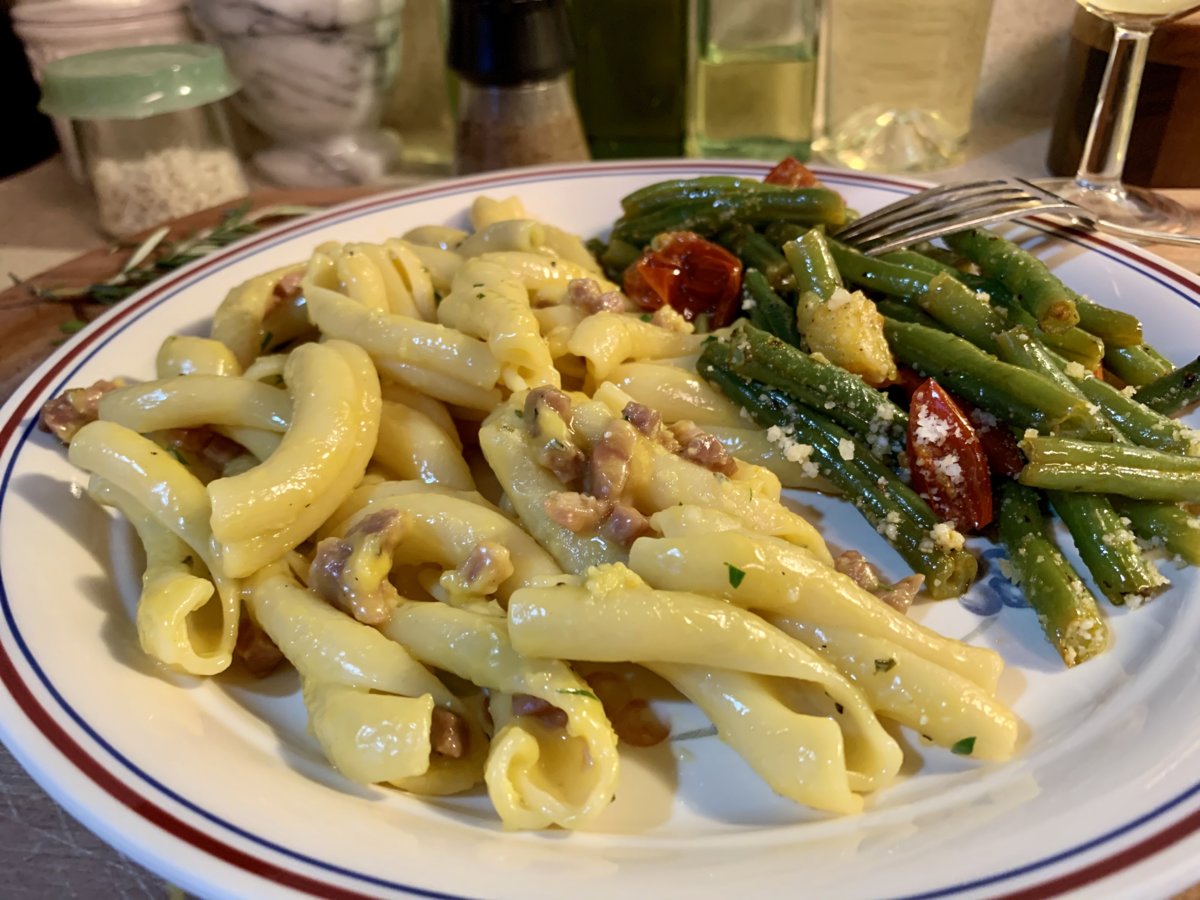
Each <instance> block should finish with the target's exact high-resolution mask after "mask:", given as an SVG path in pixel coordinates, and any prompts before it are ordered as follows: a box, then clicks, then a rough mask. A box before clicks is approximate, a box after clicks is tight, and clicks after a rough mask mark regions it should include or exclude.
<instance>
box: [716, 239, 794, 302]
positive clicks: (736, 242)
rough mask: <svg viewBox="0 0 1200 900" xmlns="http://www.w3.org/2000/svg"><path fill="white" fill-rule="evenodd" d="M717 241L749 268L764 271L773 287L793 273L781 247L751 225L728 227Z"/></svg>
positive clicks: (779, 284)
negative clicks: (780, 249) (781, 251)
mask: <svg viewBox="0 0 1200 900" xmlns="http://www.w3.org/2000/svg"><path fill="white" fill-rule="evenodd" d="M717 243H718V244H720V245H721V246H722V247H724V248H725V249H726V250H728V251H729V252H730V253H732V254H733V255H734V256H736V257H738V259H740V260H741V261H742V264H743V265H744V266H745V267H746V268H747V269H752V268H753V269H758V271H760V272H762V274H763V275H764V276H766V279H767V281H768V282H770V285H771V287H772V288H776V289H778V288H779V287H780V286H781V285H782V284H783V283H784V281H785V280H786V279H787V277H788V276H789V275H791V272H792V270H791V268H790V267H789V266H788V261H787V260H786V259H784V256H783V254H782V253H780V252H779V248H778V247H776V246H775V245H774V244H772V243H771V242H770V241H768V240H767V239H766V238H765V237H763V236H762V235H761V234H759V233H758V232H757V231H755V230H754V229H753V228H751V227H750V226H749V225H736V226H733V227H731V228H726V229H725V230H724V231H722V232H721V233H720V234H718V235H717Z"/></svg>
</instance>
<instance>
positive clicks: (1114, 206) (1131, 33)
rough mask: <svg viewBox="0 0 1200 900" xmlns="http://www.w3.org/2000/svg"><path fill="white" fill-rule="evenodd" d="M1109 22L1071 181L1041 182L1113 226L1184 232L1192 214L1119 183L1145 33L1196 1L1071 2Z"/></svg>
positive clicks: (1198, 6)
mask: <svg viewBox="0 0 1200 900" xmlns="http://www.w3.org/2000/svg"><path fill="white" fill-rule="evenodd" d="M1076 2H1078V3H1079V5H1080V6H1082V7H1083V8H1084V9H1086V10H1087V11H1088V12H1090V13H1092V14H1093V15H1096V16H1099V17H1100V18H1102V19H1105V20H1107V21H1109V22H1111V23H1112V25H1113V31H1114V34H1113V46H1112V50H1111V51H1110V52H1109V55H1108V66H1107V67H1106V68H1105V70H1104V78H1103V80H1102V81H1101V83H1100V93H1099V95H1098V96H1097V98H1096V109H1095V112H1093V114H1092V124H1091V127H1090V128H1089V129H1088V136H1087V141H1086V142H1085V143H1084V146H1083V155H1082V156H1081V157H1080V160H1079V170H1078V171H1077V172H1076V173H1075V177H1074V178H1073V179H1062V180H1054V181H1048V182H1040V183H1041V184H1043V185H1044V186H1045V187H1047V188H1049V189H1050V190H1052V191H1054V192H1055V193H1057V194H1060V195H1061V196H1063V197H1066V198H1067V199H1068V200H1071V201H1073V202H1075V203H1078V204H1079V205H1080V206H1082V207H1084V208H1085V209H1088V210H1090V211H1091V212H1093V213H1095V214H1096V215H1098V216H1100V217H1101V218H1103V219H1106V220H1107V221H1110V222H1115V223H1116V224H1118V225H1128V226H1133V227H1136V228H1147V229H1153V230H1157V231H1186V230H1187V229H1188V226H1189V225H1190V224H1191V215H1190V214H1189V213H1188V211H1187V210H1186V209H1184V208H1183V207H1182V206H1180V205H1179V204H1178V203H1176V202H1175V201H1173V200H1170V199H1168V198H1166V197H1163V196H1161V195H1159V194H1156V193H1154V192H1153V191H1148V190H1143V189H1141V188H1134V187H1129V186H1127V185H1125V184H1124V183H1122V181H1121V173H1122V171H1123V170H1124V168H1125V154H1126V151H1127V150H1128V149H1129V135H1130V131H1131V130H1132V128H1133V114H1134V109H1135V107H1136V106H1137V96H1138V90H1139V88H1140V87H1141V84H1142V72H1143V71H1144V70H1145V68H1146V51H1147V50H1148V48H1149V45H1150V36H1151V34H1153V33H1154V29H1155V28H1157V27H1158V26H1159V25H1161V24H1163V23H1164V22H1167V21H1169V20H1171V19H1174V18H1176V17H1178V16H1181V15H1184V14H1185V13H1188V12H1191V11H1193V10H1197V9H1200V3H1198V2H1196V0H1076Z"/></svg>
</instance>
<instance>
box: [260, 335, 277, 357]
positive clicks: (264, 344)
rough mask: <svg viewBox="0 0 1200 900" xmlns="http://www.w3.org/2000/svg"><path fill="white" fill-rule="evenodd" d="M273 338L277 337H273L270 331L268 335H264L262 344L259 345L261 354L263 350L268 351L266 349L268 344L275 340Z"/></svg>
mask: <svg viewBox="0 0 1200 900" xmlns="http://www.w3.org/2000/svg"><path fill="white" fill-rule="evenodd" d="M273 337H275V335H273V334H272V333H271V332H269V331H268V332H267V333H266V334H264V335H263V339H262V342H261V343H260V344H259V345H258V349H259V352H260V353H261V352H262V351H263V350H266V349H267V344H269V343H271V338H273Z"/></svg>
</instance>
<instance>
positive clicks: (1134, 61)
mask: <svg viewBox="0 0 1200 900" xmlns="http://www.w3.org/2000/svg"><path fill="white" fill-rule="evenodd" d="M1113 28H1114V30H1115V33H1114V34H1113V45H1112V50H1111V51H1110V52H1109V54H1108V65H1107V66H1106V67H1105V69H1104V79H1103V81H1101V82H1100V95H1099V96H1098V97H1097V98H1096V111H1095V112H1094V113H1092V124H1091V127H1090V128H1089V129H1088V136H1087V143H1086V144H1084V147H1083V156H1082V157H1080V160H1079V171H1078V172H1076V173H1075V181H1076V182H1077V183H1078V184H1080V185H1082V186H1084V187H1090V188H1109V189H1115V190H1118V191H1119V190H1121V172H1122V171H1123V170H1124V169H1125V152H1126V151H1127V150H1128V149H1129V133H1130V131H1131V130H1132V129H1133V114H1134V110H1135V108H1136V106H1137V98H1138V90H1139V89H1140V88H1141V86H1142V72H1143V71H1145V68H1146V51H1147V50H1148V49H1149V46H1150V35H1151V31H1142V30H1135V29H1130V28H1126V27H1125V26H1123V25H1117V24H1114V25H1113Z"/></svg>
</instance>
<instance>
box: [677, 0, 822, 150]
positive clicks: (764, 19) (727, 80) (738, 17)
mask: <svg viewBox="0 0 1200 900" xmlns="http://www.w3.org/2000/svg"><path fill="white" fill-rule="evenodd" d="M692 2H693V5H692V20H693V22H694V23H695V34H696V57H695V62H694V65H693V72H692V77H691V79H690V80H689V87H690V89H689V92H688V136H687V150H688V153H689V155H691V156H707V157H721V156H724V157H754V158H759V159H781V158H783V157H785V156H789V155H791V156H795V157H796V158H798V159H807V158H808V155H809V149H810V145H811V143H812V139H813V104H814V97H815V94H816V84H817V34H818V29H819V24H820V9H821V4H820V0H692Z"/></svg>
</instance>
